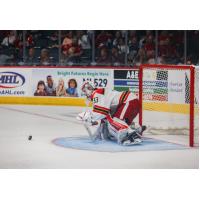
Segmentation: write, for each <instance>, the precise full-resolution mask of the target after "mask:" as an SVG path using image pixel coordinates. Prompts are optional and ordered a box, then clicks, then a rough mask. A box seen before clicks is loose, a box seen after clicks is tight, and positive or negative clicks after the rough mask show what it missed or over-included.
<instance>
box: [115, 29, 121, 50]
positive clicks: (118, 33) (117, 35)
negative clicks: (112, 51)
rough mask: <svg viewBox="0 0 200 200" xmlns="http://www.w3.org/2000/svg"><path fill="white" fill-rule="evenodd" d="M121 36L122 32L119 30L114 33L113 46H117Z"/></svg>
mask: <svg viewBox="0 0 200 200" xmlns="http://www.w3.org/2000/svg"><path fill="white" fill-rule="evenodd" d="M121 38H122V34H121V32H120V31H117V32H116V33H115V39H114V40H113V46H115V47H117V46H118V45H119V40H120V39H121Z"/></svg>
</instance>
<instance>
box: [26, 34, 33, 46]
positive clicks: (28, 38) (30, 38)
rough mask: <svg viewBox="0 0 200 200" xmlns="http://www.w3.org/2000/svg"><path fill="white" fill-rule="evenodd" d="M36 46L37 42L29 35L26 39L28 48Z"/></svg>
mask: <svg viewBox="0 0 200 200" xmlns="http://www.w3.org/2000/svg"><path fill="white" fill-rule="evenodd" d="M34 45H35V42H34V40H33V35H32V34H30V35H28V37H27V39H26V46H27V47H34Z"/></svg>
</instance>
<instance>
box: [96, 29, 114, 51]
mask: <svg viewBox="0 0 200 200" xmlns="http://www.w3.org/2000/svg"><path fill="white" fill-rule="evenodd" d="M111 39H112V34H110V33H108V31H101V32H100V34H98V35H97V38H96V47H97V48H102V47H104V46H106V47H108V46H110V44H111V42H112V40H111Z"/></svg>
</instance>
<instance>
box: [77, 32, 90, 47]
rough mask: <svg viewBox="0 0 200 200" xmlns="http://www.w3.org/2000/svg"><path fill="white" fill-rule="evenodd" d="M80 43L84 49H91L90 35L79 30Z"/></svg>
mask: <svg viewBox="0 0 200 200" xmlns="http://www.w3.org/2000/svg"><path fill="white" fill-rule="evenodd" d="M76 36H77V39H78V45H80V46H81V48H82V49H83V50H88V49H91V44H90V39H89V36H88V35H87V34H86V33H85V32H84V31H77V34H76Z"/></svg>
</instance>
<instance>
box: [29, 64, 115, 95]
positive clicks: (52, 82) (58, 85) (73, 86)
mask: <svg viewBox="0 0 200 200" xmlns="http://www.w3.org/2000/svg"><path fill="white" fill-rule="evenodd" d="M85 81H91V82H92V83H93V84H94V86H95V87H100V88H101V87H102V88H105V87H106V88H108V89H110V90H112V89H113V70H112V69H95V68H51V69H50V68H39V69H32V96H60V97H65V96H73V97H81V96H83V94H82V92H81V87H82V85H83V83H84V82H85Z"/></svg>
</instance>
